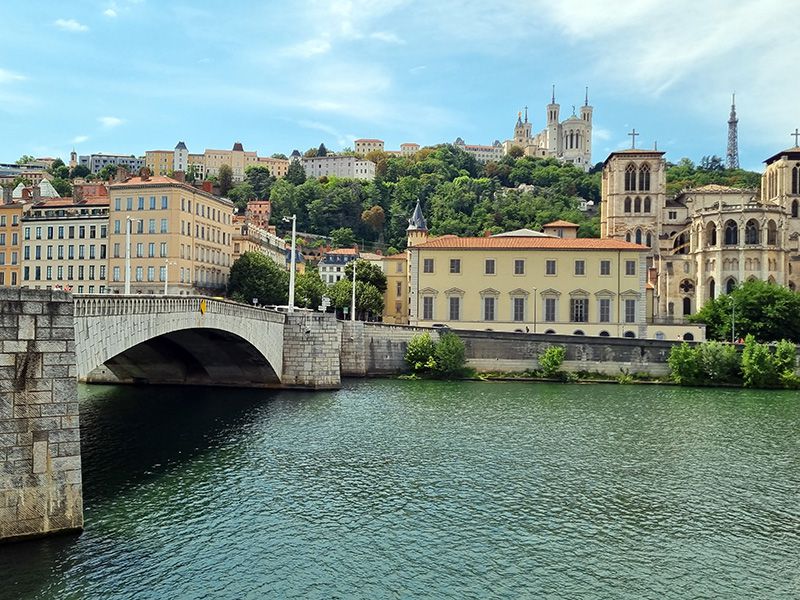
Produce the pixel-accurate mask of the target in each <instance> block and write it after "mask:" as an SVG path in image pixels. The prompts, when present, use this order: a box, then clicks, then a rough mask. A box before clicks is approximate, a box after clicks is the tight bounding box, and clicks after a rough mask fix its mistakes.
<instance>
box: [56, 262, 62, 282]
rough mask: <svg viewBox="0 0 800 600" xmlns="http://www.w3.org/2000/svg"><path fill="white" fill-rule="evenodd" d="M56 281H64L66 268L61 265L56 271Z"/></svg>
mask: <svg viewBox="0 0 800 600" xmlns="http://www.w3.org/2000/svg"><path fill="white" fill-rule="evenodd" d="M56 279H58V280H61V279H64V267H63V266H61V265H59V267H58V269H56Z"/></svg>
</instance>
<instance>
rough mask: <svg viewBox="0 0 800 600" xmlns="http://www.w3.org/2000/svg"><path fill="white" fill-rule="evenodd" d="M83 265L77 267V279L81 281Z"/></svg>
mask: <svg viewBox="0 0 800 600" xmlns="http://www.w3.org/2000/svg"><path fill="white" fill-rule="evenodd" d="M85 270H86V269H85V267H84V265H78V279H80V280H81V281H83V272H84V271H85Z"/></svg>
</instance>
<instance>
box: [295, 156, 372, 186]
mask: <svg viewBox="0 0 800 600" xmlns="http://www.w3.org/2000/svg"><path fill="white" fill-rule="evenodd" d="M300 162H301V164H302V165H303V169H304V170H305V172H306V177H342V178H347V179H364V180H367V181H372V180H373V179H375V163H374V162H372V161H371V160H363V159H360V158H356V157H355V156H337V155H329V156H311V157H303V158H302V159H300Z"/></svg>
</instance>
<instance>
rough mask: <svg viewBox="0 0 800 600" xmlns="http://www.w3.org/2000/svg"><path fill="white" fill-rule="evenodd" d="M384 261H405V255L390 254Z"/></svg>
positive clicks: (402, 253)
mask: <svg viewBox="0 0 800 600" xmlns="http://www.w3.org/2000/svg"><path fill="white" fill-rule="evenodd" d="M383 258H384V259H385V260H406V258H407V257H406V253H405V252H398V253H397V254H392V255H390V256H384V257H383Z"/></svg>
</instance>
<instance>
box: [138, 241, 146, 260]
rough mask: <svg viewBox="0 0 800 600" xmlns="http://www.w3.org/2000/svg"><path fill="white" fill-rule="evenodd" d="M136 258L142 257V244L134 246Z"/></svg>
mask: <svg viewBox="0 0 800 600" xmlns="http://www.w3.org/2000/svg"><path fill="white" fill-rule="evenodd" d="M136 256H137V257H139V258H142V257H143V256H144V244H143V243H142V242H139V243H138V244H136Z"/></svg>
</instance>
